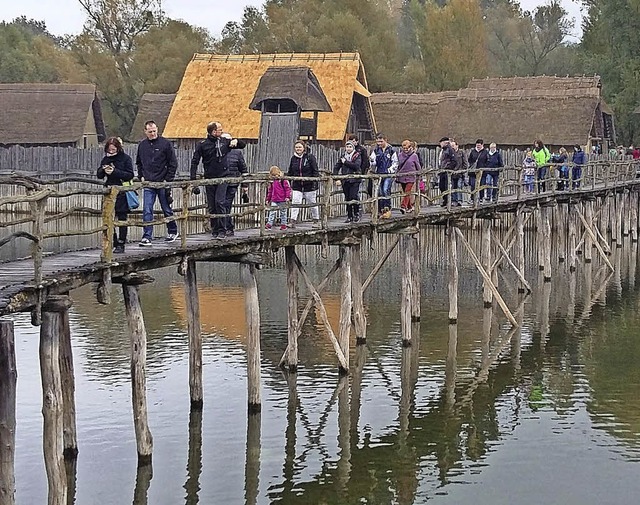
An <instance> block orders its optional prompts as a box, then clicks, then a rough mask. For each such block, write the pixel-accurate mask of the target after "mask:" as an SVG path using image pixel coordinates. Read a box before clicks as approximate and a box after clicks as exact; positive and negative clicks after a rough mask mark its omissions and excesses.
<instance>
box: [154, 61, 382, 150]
mask: <svg viewBox="0 0 640 505" xmlns="http://www.w3.org/2000/svg"><path fill="white" fill-rule="evenodd" d="M269 67H308V68H310V69H311V70H312V71H313V74H315V76H316V77H317V80H318V83H319V84H320V88H321V89H322V90H323V91H324V95H325V96H326V100H327V102H328V103H329V105H330V107H331V112H320V113H319V118H318V135H317V140H318V141H322V142H325V143H332V142H334V143H335V142H342V141H343V140H344V138H345V135H346V134H347V133H348V132H349V133H351V132H353V133H357V132H358V131H359V132H360V133H361V134H362V137H363V138H372V136H373V132H374V131H375V123H374V119H373V112H372V108H371V103H370V101H369V97H370V95H371V94H370V93H369V91H368V90H367V79H366V76H365V73H364V67H363V65H362V62H361V61H360V56H359V55H358V53H336V54H295V53H293V54H251V55H212V54H196V55H194V57H193V59H192V61H191V62H190V63H189V65H188V66H187V69H186V71H185V73H184V77H183V79H182V83H181V84H180V89H179V90H178V93H177V95H176V99H175V102H174V104H173V107H172V109H171V113H170V114H169V118H168V120H167V125H166V127H165V130H164V136H165V137H167V138H171V139H179V140H185V141H190V140H194V139H200V138H202V137H203V136H204V135H205V127H206V125H207V123H209V122H210V121H220V122H221V123H222V124H223V125H224V127H225V129H226V130H228V131H230V132H231V133H233V135H234V136H236V137H239V138H242V139H247V140H250V141H251V140H257V139H258V135H259V130H260V115H261V113H260V111H257V110H252V109H250V107H249V106H250V104H251V102H252V100H253V97H254V95H255V93H256V91H257V90H258V85H259V83H260V79H261V77H262V76H263V75H264V74H265V72H267V69H269ZM307 114H308V116H307V115H305V114H303V117H310V116H311V114H310V113H307Z"/></svg>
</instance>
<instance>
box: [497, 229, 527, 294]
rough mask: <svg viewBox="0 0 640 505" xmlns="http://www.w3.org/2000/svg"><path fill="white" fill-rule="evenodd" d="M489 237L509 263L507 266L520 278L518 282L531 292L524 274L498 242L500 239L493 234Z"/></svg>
mask: <svg viewBox="0 0 640 505" xmlns="http://www.w3.org/2000/svg"><path fill="white" fill-rule="evenodd" d="M491 238H492V240H493V243H494V244H495V245H496V246H497V247H498V250H499V251H500V253H501V254H502V257H503V258H504V259H505V260H507V263H508V264H509V266H510V267H511V268H512V269H513V271H514V272H515V273H516V275H517V276H518V279H520V282H521V283H522V285H523V286H524V287H525V288H526V289H527V291H528V292H529V293H531V291H532V289H531V285H530V284H529V283H528V282H527V279H526V278H525V276H524V274H523V273H522V271H521V270H520V269H519V268H518V267H517V266H516V265H515V263H514V262H513V261H512V260H511V258H510V257H509V253H507V250H506V249H505V248H504V246H503V245H502V244H501V243H500V241H499V240H498V239H497V238H496V237H495V236H494V235H492V236H491Z"/></svg>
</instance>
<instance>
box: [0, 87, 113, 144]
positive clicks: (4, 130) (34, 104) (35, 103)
mask: <svg viewBox="0 0 640 505" xmlns="http://www.w3.org/2000/svg"><path fill="white" fill-rule="evenodd" d="M0 104H2V105H0V108H1V109H2V121H0V144H67V143H75V142H77V141H78V140H79V139H81V138H82V136H83V135H84V134H85V133H86V132H87V129H86V126H87V118H88V116H89V112H90V111H92V110H93V117H94V121H95V129H96V132H97V134H98V140H99V141H102V140H104V138H105V130H104V122H103V120H102V109H101V107H100V100H99V99H98V97H97V95H96V87H95V86H94V85H93V84H40V83H39V84H32V83H15V84H0Z"/></svg>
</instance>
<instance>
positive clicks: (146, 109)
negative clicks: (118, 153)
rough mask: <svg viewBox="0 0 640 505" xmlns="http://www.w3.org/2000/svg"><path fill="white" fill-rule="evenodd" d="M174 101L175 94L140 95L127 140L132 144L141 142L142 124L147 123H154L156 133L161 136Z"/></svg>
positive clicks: (142, 136)
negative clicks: (156, 127)
mask: <svg viewBox="0 0 640 505" xmlns="http://www.w3.org/2000/svg"><path fill="white" fill-rule="evenodd" d="M175 99H176V95H175V93H171V94H162V93H145V94H144V95H142V98H140V103H139V104H138V113H137V114H136V119H135V121H134V122H133V126H132V127H131V133H129V135H128V137H127V140H131V141H132V142H137V141H138V140H142V139H143V138H144V124H145V123H146V122H147V121H155V123H156V125H157V126H158V132H159V133H160V135H163V132H164V127H165V125H166V124H167V118H168V117H169V112H171V107H172V106H173V101H174V100H175Z"/></svg>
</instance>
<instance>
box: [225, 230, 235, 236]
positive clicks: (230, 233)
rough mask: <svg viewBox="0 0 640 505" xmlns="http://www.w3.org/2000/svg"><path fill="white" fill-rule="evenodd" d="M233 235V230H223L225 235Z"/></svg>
mask: <svg viewBox="0 0 640 505" xmlns="http://www.w3.org/2000/svg"><path fill="white" fill-rule="evenodd" d="M234 235H235V232H234V231H233V230H227V231H225V232H224V236H225V237H233V236H234Z"/></svg>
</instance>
